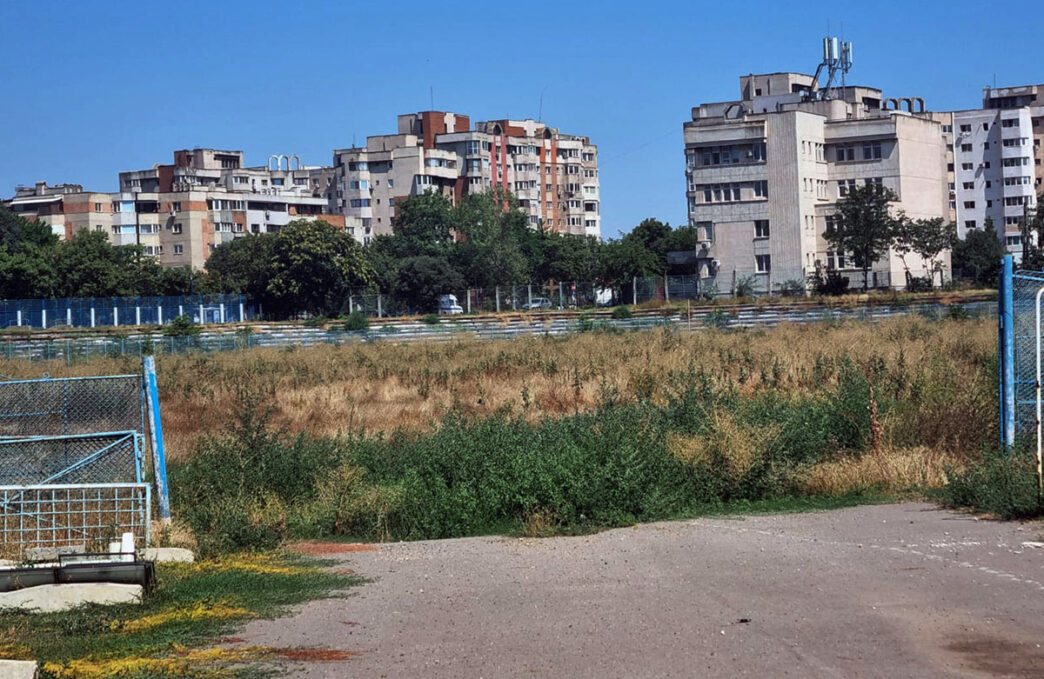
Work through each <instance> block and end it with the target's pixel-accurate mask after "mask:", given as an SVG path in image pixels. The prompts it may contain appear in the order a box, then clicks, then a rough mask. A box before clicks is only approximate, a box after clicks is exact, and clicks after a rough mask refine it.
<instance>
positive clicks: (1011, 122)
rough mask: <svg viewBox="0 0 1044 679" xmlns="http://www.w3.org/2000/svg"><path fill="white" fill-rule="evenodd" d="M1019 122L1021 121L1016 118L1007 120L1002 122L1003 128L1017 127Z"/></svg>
mask: <svg viewBox="0 0 1044 679" xmlns="http://www.w3.org/2000/svg"><path fill="white" fill-rule="evenodd" d="M1018 122H1019V121H1018V119H1016V118H1005V119H1004V120H1002V121H1001V127H1015V125H1017V124H1018Z"/></svg>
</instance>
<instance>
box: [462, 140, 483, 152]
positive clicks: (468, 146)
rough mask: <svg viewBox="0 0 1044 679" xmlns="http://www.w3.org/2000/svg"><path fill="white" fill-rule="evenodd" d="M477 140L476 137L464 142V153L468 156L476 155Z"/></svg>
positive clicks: (477, 149) (477, 150)
mask: <svg viewBox="0 0 1044 679" xmlns="http://www.w3.org/2000/svg"><path fill="white" fill-rule="evenodd" d="M479 148H480V147H479V142H478V140H477V139H472V140H469V141H467V142H466V143H465V144H464V154H465V155H468V156H473V155H477V154H478V153H480V151H479Z"/></svg>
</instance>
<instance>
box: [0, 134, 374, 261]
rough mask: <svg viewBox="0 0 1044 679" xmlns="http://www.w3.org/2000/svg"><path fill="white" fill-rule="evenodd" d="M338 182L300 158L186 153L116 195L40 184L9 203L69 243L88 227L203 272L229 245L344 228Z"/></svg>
mask: <svg viewBox="0 0 1044 679" xmlns="http://www.w3.org/2000/svg"><path fill="white" fill-rule="evenodd" d="M332 183H333V172H332V169H331V168H323V167H306V166H304V165H301V162H300V159H299V158H297V157H296V156H285V155H280V156H271V157H270V158H269V164H268V165H266V166H260V167H245V166H244V164H243V152H242V151H222V150H217V149H192V150H188V149H184V150H180V151H175V152H174V162H173V163H171V164H169V165H168V164H157V165H154V166H153V167H152V168H151V169H147V170H136V171H130V172H121V173H119V187H120V190H119V191H117V192H115V193H97V192H88V191H84V190H83V187H82V186H80V185H77V184H62V185H58V186H47V185H46V184H45V183H43V182H40V183H38V184H36V185H35V186H34V187H31V188H30V187H19V188H18V189H16V193H15V197H14V198H13V199H11V200H10V201H8V202H7V204H8V207H9V208H10V209H12V210H13V211H15V212H16V213H18V214H21V215H23V216H26V217H30V218H37V219H40V220H41V221H44V222H46V223H48V224H50V225H51V228H52V230H54V232H55V233H57V234H59V235H61V236H62V237H63V238H70V237H72V235H73V234H74V233H76V232H77V231H80V230H82V229H90V230H93V231H101V232H104V233H106V234H108V236H109V241H110V242H111V243H112V244H113V245H140V246H142V247H144V248H145V252H146V253H147V254H149V255H153V256H155V257H157V258H159V260H160V263H161V264H163V265H164V266H192V267H194V268H196V269H202V268H203V267H204V265H205V263H206V260H207V257H209V256H210V253H211V252H213V251H214V248H216V247H217V246H218V245H220V244H221V243H224V242H226V241H229V240H232V239H233V238H238V237H240V236H243V235H245V234H247V233H272V232H276V231H278V230H279V229H280V228H281V227H282V226H285V225H286V224H288V223H289V222H290V221H292V220H294V219H297V218H307V219H318V218H321V219H323V220H325V221H327V222H330V223H332V224H334V225H335V226H340V227H344V215H342V214H340V213H333V214H331V213H330V212H329V211H328V209H327V206H328V204H329V200H328V198H326V195H325V194H326V191H327V189H328V188H329V186H330V185H331V184H332ZM349 232H350V230H349ZM352 235H355V234H352Z"/></svg>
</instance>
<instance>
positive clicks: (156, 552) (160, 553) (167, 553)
mask: <svg viewBox="0 0 1044 679" xmlns="http://www.w3.org/2000/svg"><path fill="white" fill-rule="evenodd" d="M141 558H142V559H144V560H145V561H159V562H161V563H162V562H166V563H192V562H193V561H195V560H196V557H195V555H193V554H192V551H191V550H188V549H182V548H180V547H149V548H148V549H146V550H144V551H143V552H142V553H141Z"/></svg>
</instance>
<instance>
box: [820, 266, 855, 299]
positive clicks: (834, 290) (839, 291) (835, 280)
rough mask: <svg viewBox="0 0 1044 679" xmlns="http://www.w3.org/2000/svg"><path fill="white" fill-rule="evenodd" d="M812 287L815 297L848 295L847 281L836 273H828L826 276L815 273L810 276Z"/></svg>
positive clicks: (821, 273)
mask: <svg viewBox="0 0 1044 679" xmlns="http://www.w3.org/2000/svg"><path fill="white" fill-rule="evenodd" d="M811 282H812V287H813V289H814V290H815V291H816V294H817V295H831V296H838V295H845V294H848V282H849V281H848V279H847V278H845V277H844V276H842V275H841V274H839V273H837V272H836V271H828V272H827V273H826V275H825V276H824V275H823V272H821V271H817V272H816V273H815V274H813V275H812V279H811Z"/></svg>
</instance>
